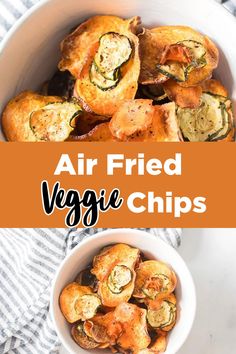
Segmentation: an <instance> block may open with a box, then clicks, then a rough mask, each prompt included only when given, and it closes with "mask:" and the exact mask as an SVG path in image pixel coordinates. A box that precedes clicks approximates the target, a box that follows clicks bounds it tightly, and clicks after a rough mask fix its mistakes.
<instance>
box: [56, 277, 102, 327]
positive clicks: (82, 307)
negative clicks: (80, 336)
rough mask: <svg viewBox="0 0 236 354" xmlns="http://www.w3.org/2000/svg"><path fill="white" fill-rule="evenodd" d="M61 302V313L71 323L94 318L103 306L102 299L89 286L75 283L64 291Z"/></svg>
mask: <svg viewBox="0 0 236 354" xmlns="http://www.w3.org/2000/svg"><path fill="white" fill-rule="evenodd" d="M59 302H60V308H61V312H62V313H63V315H64V317H65V318H66V320H67V321H68V322H70V323H74V322H76V321H79V320H82V321H84V320H86V319H89V318H92V317H94V316H95V314H96V312H97V310H98V308H99V307H100V305H101V300H100V298H99V297H98V296H97V295H96V294H94V293H93V290H92V289H91V288H90V287H89V286H82V285H79V284H78V283H75V282H74V283H71V284H69V285H67V286H66V287H65V288H64V289H63V290H62V292H61V295H60V299H59Z"/></svg>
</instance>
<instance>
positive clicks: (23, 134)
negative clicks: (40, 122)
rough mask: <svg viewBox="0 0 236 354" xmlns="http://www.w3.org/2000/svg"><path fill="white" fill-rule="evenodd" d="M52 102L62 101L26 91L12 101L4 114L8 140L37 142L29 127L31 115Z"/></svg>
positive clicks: (3, 122) (4, 129) (3, 125)
mask: <svg viewBox="0 0 236 354" xmlns="http://www.w3.org/2000/svg"><path fill="white" fill-rule="evenodd" d="M52 102H62V99H61V98H60V97H55V96H42V95H39V94H37V93H34V92H32V91H24V92H22V93H20V94H19V95H18V96H16V97H14V98H13V99H12V100H10V102H9V103H8V104H7V106H6V107H5V109H4V111H3V114H2V127H3V132H4V134H5V136H6V138H7V140H9V141H19V142H27V141H31V142H34V141H37V139H36V137H35V135H34V133H33V131H32V130H31V128H30V125H29V119H30V114H31V113H32V112H33V111H36V110H39V109H41V108H42V107H44V106H45V105H47V104H49V103H52Z"/></svg>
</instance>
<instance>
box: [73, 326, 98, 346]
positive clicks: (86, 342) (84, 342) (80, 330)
mask: <svg viewBox="0 0 236 354" xmlns="http://www.w3.org/2000/svg"><path fill="white" fill-rule="evenodd" d="M71 335H72V338H73V339H74V341H75V342H76V343H77V344H78V345H79V346H80V347H81V348H84V349H88V350H89V349H95V348H97V347H98V346H99V343H96V342H95V340H93V338H90V337H89V336H87V335H86V333H85V332H84V326H83V323H82V322H80V323H78V324H76V325H74V326H73V327H72V329H71Z"/></svg>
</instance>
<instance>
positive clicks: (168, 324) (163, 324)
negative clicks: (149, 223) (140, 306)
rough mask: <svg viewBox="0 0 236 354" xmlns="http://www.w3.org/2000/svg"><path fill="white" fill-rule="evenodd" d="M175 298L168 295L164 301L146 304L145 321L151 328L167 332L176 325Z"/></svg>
mask: <svg viewBox="0 0 236 354" xmlns="http://www.w3.org/2000/svg"><path fill="white" fill-rule="evenodd" d="M176 315H177V309H176V297H175V295H174V294H170V295H168V296H167V297H165V298H164V299H161V300H157V301H149V302H148V310H147V320H148V323H149V325H150V326H151V327H152V328H155V329H157V330H162V331H165V332H169V331H170V330H171V329H172V328H173V327H174V326H175V323H176Z"/></svg>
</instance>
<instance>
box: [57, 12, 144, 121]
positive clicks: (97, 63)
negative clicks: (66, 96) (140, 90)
mask: <svg viewBox="0 0 236 354" xmlns="http://www.w3.org/2000/svg"><path fill="white" fill-rule="evenodd" d="M139 27H140V20H139V18H138V17H134V18H131V19H128V20H123V19H121V18H119V17H116V16H95V17H92V18H90V19H89V20H87V21H86V22H84V23H82V24H81V25H80V26H79V27H78V28H77V29H76V30H75V31H74V32H73V33H72V34H70V35H69V36H68V37H67V38H66V39H65V40H64V41H63V42H62V44H61V52H62V59H61V61H60V63H59V69H60V70H69V71H70V72H71V73H72V75H73V76H74V77H75V78H76V79H77V80H76V84H75V91H74V94H75V96H76V97H77V98H78V99H79V100H80V101H81V104H82V106H83V108H84V109H85V110H88V111H93V112H95V113H97V114H100V115H106V116H111V115H112V114H113V113H114V112H115V111H116V109H117V108H118V107H119V106H120V104H121V102H122V101H123V100H125V99H133V98H134V96H135V94H136V91H137V87H138V77H139V73H140V59H139V40H138V37H137V36H136V33H137V32H138V31H139Z"/></svg>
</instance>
